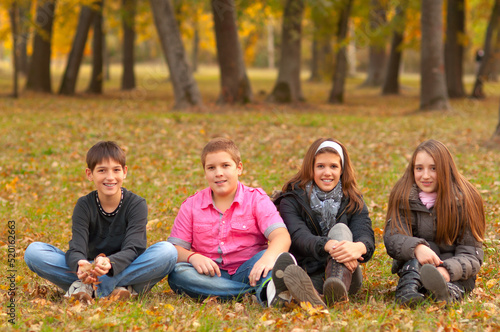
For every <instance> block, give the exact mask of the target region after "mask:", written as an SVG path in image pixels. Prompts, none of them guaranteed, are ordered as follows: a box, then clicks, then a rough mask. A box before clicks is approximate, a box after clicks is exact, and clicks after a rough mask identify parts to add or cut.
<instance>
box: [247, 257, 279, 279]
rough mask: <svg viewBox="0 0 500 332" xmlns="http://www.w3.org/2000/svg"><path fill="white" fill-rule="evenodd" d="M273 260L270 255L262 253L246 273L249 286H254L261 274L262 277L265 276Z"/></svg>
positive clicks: (271, 266)
mask: <svg viewBox="0 0 500 332" xmlns="http://www.w3.org/2000/svg"><path fill="white" fill-rule="evenodd" d="M275 260H276V259H275V258H274V259H273V258H272V257H270V255H266V254H264V255H262V257H261V258H260V259H259V260H258V261H257V262H255V264H254V265H253V268H252V271H250V274H249V275H248V279H249V280H250V286H252V287H255V285H257V281H259V279H260V277H261V276H262V277H264V278H265V277H267V274H268V273H269V271H271V270H272V268H273V266H274V262H275Z"/></svg>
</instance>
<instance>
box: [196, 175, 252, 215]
mask: <svg viewBox="0 0 500 332" xmlns="http://www.w3.org/2000/svg"><path fill="white" fill-rule="evenodd" d="M202 194H203V197H202V201H201V208H202V209H206V208H208V207H209V206H213V207H214V208H215V205H214V201H213V199H212V189H210V187H208V188H206V189H204V190H203V191H202ZM243 199H244V192H243V184H242V183H241V182H239V181H238V187H237V188H236V195H235V196H234V200H233V203H235V202H236V203H238V204H240V205H241V204H242V203H243Z"/></svg>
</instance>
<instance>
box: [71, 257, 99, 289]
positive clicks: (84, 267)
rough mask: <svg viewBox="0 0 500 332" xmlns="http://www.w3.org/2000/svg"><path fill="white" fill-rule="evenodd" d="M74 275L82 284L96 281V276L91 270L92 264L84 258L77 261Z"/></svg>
mask: <svg viewBox="0 0 500 332" xmlns="http://www.w3.org/2000/svg"><path fill="white" fill-rule="evenodd" d="M76 276H77V277H78V279H80V280H81V281H82V282H83V283H84V284H92V283H94V282H97V277H95V276H94V274H93V271H92V264H90V262H89V261H86V260H84V259H81V260H79V261H78V270H77V271H76Z"/></svg>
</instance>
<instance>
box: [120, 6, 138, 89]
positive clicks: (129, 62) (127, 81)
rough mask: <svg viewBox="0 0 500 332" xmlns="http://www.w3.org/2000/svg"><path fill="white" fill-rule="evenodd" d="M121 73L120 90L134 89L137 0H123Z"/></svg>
mask: <svg viewBox="0 0 500 332" xmlns="http://www.w3.org/2000/svg"><path fill="white" fill-rule="evenodd" d="M122 7H123V15H122V26H123V59H122V66H123V75H122V90H132V89H135V72H134V63H135V60H134V52H135V46H134V44H135V15H136V11H137V0H123V1H122Z"/></svg>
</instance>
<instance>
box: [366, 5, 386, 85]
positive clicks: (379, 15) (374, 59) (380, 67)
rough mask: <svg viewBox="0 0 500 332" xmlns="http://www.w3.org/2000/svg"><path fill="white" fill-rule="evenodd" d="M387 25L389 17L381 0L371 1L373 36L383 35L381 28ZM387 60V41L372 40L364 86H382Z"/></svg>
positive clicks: (371, 28)
mask: <svg viewBox="0 0 500 332" xmlns="http://www.w3.org/2000/svg"><path fill="white" fill-rule="evenodd" d="M386 23H387V16H386V12H385V8H384V7H383V6H382V3H381V0H371V10H370V30H371V35H374V36H378V35H379V34H380V33H381V31H380V28H381V27H383V26H384V25H385V24H386ZM372 39H373V38H372ZM385 60H386V54H385V41H382V42H381V41H380V40H371V41H370V49H369V62H368V76H367V77H366V80H365V81H364V82H363V84H362V86H369V87H378V86H381V85H382V83H383V81H384V73H385V69H384V68H385Z"/></svg>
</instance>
